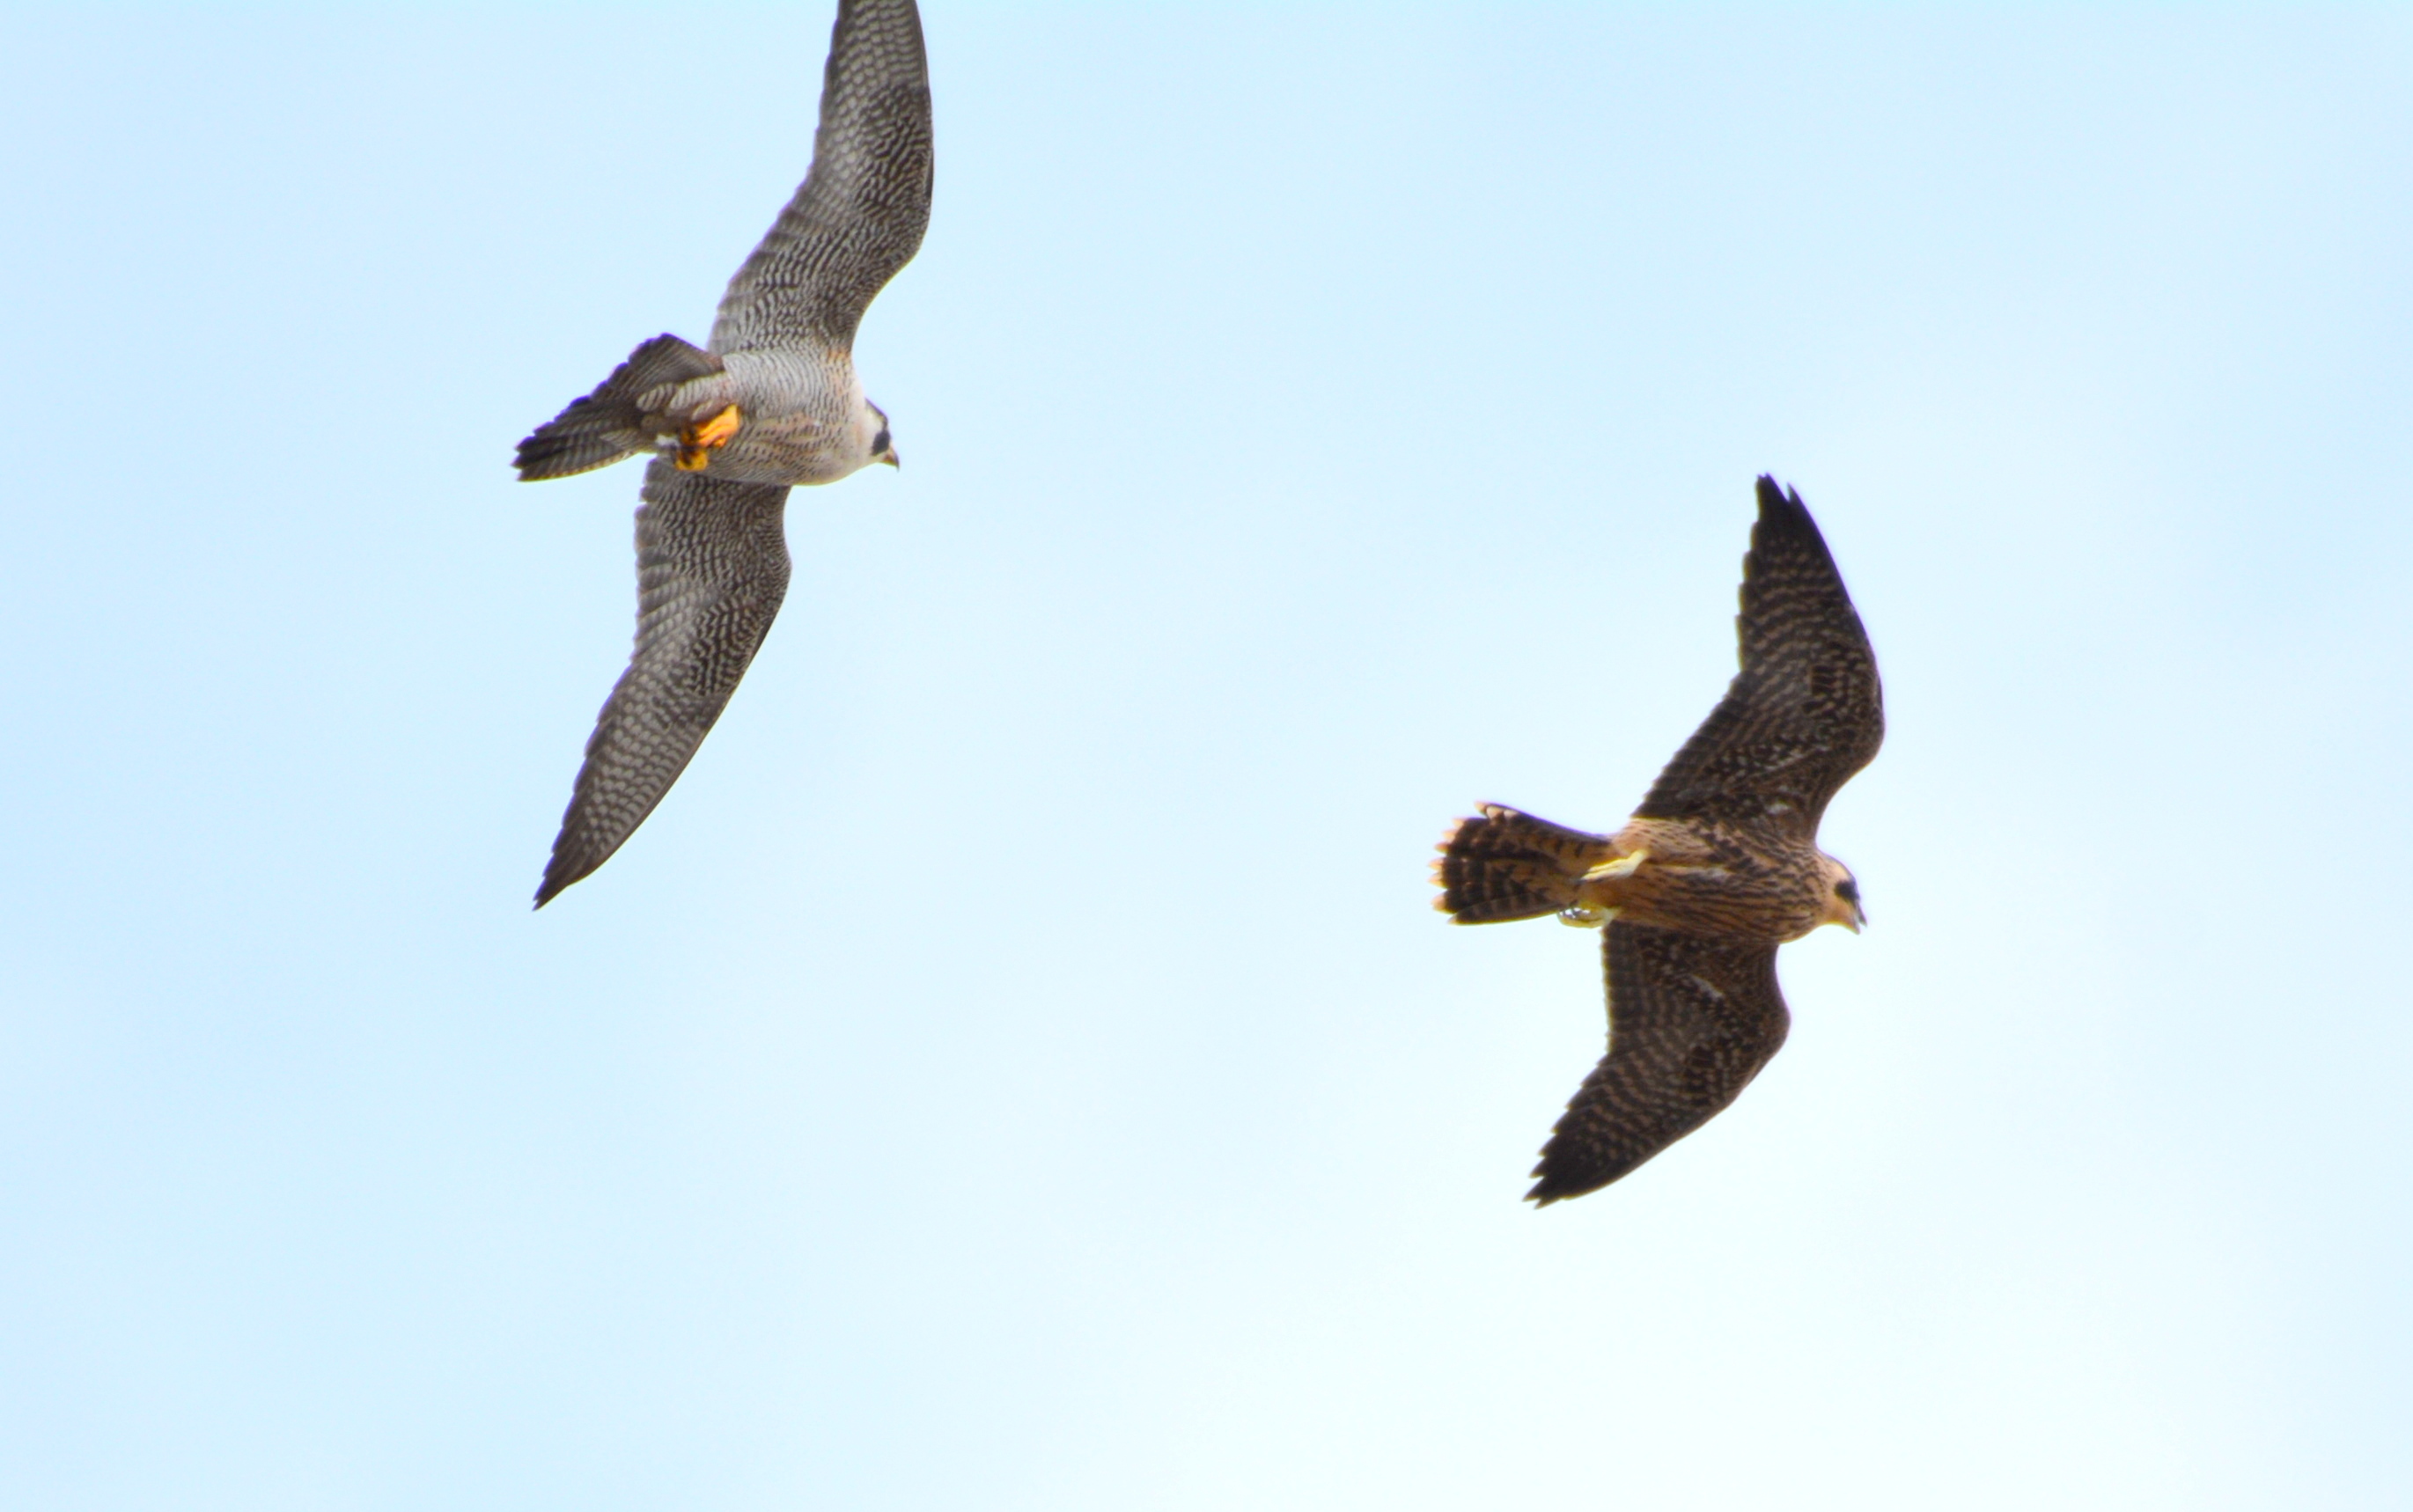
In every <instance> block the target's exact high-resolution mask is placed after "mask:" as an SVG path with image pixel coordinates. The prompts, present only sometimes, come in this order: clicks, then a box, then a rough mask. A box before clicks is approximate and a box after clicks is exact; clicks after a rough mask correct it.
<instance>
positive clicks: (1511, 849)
mask: <svg viewBox="0 0 2413 1512" xmlns="http://www.w3.org/2000/svg"><path fill="white" fill-rule="evenodd" d="M1480 807H1481V810H1482V812H1481V813H1480V814H1478V815H1476V816H1475V817H1473V818H1472V819H1460V820H1458V823H1456V824H1454V825H1452V826H1450V829H1449V833H1448V834H1446V835H1443V837H1442V841H1441V844H1439V845H1438V846H1436V847H1434V848H1435V849H1437V850H1439V851H1440V852H1441V859H1440V860H1437V861H1435V862H1433V882H1434V883H1435V885H1437V886H1438V887H1439V888H1441V896H1440V897H1439V898H1437V899H1435V900H1433V906H1434V907H1435V908H1438V909H1440V910H1441V911H1442V912H1443V913H1444V914H1447V915H1448V916H1449V917H1450V922H1452V923H1454V924H1497V923H1501V922H1503V920H1506V919H1511V918H1539V917H1542V916H1543V915H1545V914H1555V913H1557V912H1559V910H1561V909H1562V908H1566V907H1568V906H1570V905H1572V904H1573V903H1575V901H1576V888H1577V886H1578V885H1579V884H1581V883H1582V881H1583V878H1584V873H1587V872H1589V871H1591V869H1592V868H1593V867H1595V866H1598V865H1600V864H1601V863H1602V862H1603V861H1613V860H1615V859H1617V857H1618V849H1617V846H1616V845H1615V844H1611V843H1610V841H1609V838H1608V837H1607V836H1606V835H1591V834H1586V833H1584V832H1583V831H1582V830H1580V829H1567V828H1565V827H1564V826H1562V825H1555V824H1552V823H1550V821H1548V820H1547V819H1536V818H1534V817H1533V816H1532V815H1530V814H1522V813H1519V812H1518V811H1517V810H1515V809H1512V808H1505V807H1503V806H1502V805H1500V804H1498V803H1485V804H1482V805H1480Z"/></svg>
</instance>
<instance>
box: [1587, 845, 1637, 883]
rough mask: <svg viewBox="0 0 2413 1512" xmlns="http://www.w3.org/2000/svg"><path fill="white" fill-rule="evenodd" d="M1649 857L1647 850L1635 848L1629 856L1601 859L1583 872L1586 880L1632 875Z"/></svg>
mask: <svg viewBox="0 0 2413 1512" xmlns="http://www.w3.org/2000/svg"><path fill="white" fill-rule="evenodd" d="M1649 859H1651V852H1650V851H1649V850H1647V849H1646V850H1637V851H1636V852H1635V853H1634V854H1633V855H1631V856H1621V857H1619V858H1618V859H1615V860H1613V861H1603V862H1601V863H1600V864H1599V865H1598V866H1595V867H1593V868H1592V869H1591V871H1589V872H1586V873H1584V874H1583V879H1584V880H1585V881H1586V882H1606V881H1607V880H1609V879H1610V878H1612V877H1621V876H1632V875H1633V874H1634V873H1636V871H1637V870H1639V869H1640V868H1641V865H1642V863H1643V862H1645V861H1647V860H1649Z"/></svg>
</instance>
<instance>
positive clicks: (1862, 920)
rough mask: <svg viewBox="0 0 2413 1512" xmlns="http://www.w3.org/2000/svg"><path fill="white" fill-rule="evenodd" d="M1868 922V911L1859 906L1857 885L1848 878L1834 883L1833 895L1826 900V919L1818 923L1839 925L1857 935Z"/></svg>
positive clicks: (1858, 886) (1858, 887) (1858, 888)
mask: <svg viewBox="0 0 2413 1512" xmlns="http://www.w3.org/2000/svg"><path fill="white" fill-rule="evenodd" d="M1868 921H1869V911H1868V910H1867V909H1866V908H1863V907H1861V906H1860V885H1859V883H1858V882H1857V881H1856V880H1854V879H1853V878H1851V877H1849V876H1846V877H1844V878H1843V880H1842V881H1840V882H1838V883H1836V884H1835V891H1834V895H1833V896H1832V897H1829V898H1828V900H1827V917H1825V918H1823V919H1821V920H1819V922H1820V923H1822V924H1841V925H1842V926H1843V928H1845V929H1847V930H1850V931H1851V932H1853V933H1854V934H1858V933H1859V932H1860V927H1861V926H1862V925H1864V924H1866V923H1867V922H1868Z"/></svg>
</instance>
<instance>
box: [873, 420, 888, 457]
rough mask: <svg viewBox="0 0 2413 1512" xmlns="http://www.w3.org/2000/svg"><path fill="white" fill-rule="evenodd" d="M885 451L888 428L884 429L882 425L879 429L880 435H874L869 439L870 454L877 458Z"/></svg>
mask: <svg viewBox="0 0 2413 1512" xmlns="http://www.w3.org/2000/svg"><path fill="white" fill-rule="evenodd" d="M887 449H888V427H886V426H884V425H883V426H881V428H880V433H879V434H878V435H875V436H873V437H872V438H871V454H872V455H873V456H875V457H877V456H879V455H880V454H881V452H883V451H886V450H887Z"/></svg>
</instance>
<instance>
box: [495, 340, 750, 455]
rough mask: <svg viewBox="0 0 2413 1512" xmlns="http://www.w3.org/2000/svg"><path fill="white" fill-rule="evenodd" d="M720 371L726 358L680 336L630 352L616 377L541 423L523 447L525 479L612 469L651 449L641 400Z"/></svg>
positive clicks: (651, 438) (612, 377) (613, 371)
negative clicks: (655, 392) (599, 468)
mask: <svg viewBox="0 0 2413 1512" xmlns="http://www.w3.org/2000/svg"><path fill="white" fill-rule="evenodd" d="M718 371H720V360H719V359H718V358H716V357H714V356H713V355H712V354H711V353H709V352H706V351H704V350H703V348H701V347H699V346H695V345H691V344H689V343H687V342H684V341H681V340H679V338H677V337H676V336H657V337H655V338H654V339H653V340H652V341H649V342H647V343H645V344H644V345H642V346H640V347H638V348H637V349H636V350H635V351H633V352H630V353H629V360H627V361H625V362H623V363H621V364H620V365H619V366H618V367H616V368H614V369H613V370H612V375H611V376H610V377H608V378H606V379H604V380H603V381H602V382H601V383H600V384H598V385H597V386H596V388H595V391H594V392H593V393H591V394H588V395H587V396H586V397H585V398H584V399H573V400H571V401H570V407H569V408H568V409H565V410H563V411H562V412H561V413H560V414H559V415H556V416H555V417H554V418H552V419H550V420H547V421H546V422H545V423H544V424H542V425H540V426H538V427H537V428H536V430H535V431H534V432H533V433H531V434H530V435H529V436H528V438H527V439H526V440H525V441H523V442H521V443H520V447H519V455H518V456H517V457H516V458H515V459H513V463H512V464H513V465H514V466H516V467H518V468H519V470H520V481H522V482H524V483H533V482H535V481H537V480H538V479H540V478H546V477H569V476H570V474H572V473H584V472H588V471H591V470H593V469H594V468H598V467H608V466H610V465H611V464H612V463H614V462H618V461H619V460H620V459H621V458H623V457H630V456H634V455H636V454H637V453H638V452H641V451H644V450H647V449H649V448H651V447H652V446H653V444H654V435H653V430H652V428H651V427H650V426H648V425H647V424H646V423H645V418H644V412H643V410H642V407H641V406H640V404H639V403H638V401H640V400H641V399H643V398H644V396H645V394H646V393H648V392H650V391H651V390H653V389H659V388H660V387H661V386H662V385H664V384H672V383H685V382H686V381H687V380H688V379H689V378H701V377H703V376H704V375H705V374H710V373H718Z"/></svg>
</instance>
